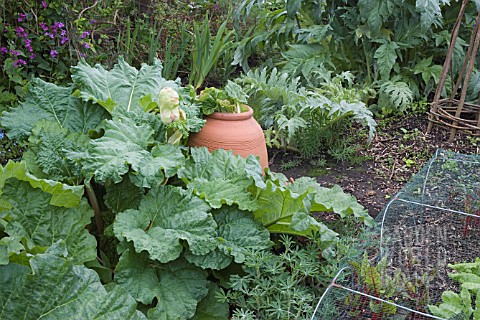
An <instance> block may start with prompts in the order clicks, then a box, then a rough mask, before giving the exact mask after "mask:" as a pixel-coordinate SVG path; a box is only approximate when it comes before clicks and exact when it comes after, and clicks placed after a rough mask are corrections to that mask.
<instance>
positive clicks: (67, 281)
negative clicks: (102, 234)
mask: <svg viewBox="0 0 480 320" xmlns="http://www.w3.org/2000/svg"><path fill="white" fill-rule="evenodd" d="M30 265H31V270H30V268H28V267H26V266H22V265H18V264H14V263H10V264H8V265H6V266H0V318H1V319H125V320H127V319H145V316H144V315H143V314H142V313H141V312H139V311H137V309H136V303H135V300H134V299H133V298H132V297H131V296H130V295H129V294H128V293H127V292H126V291H125V290H124V289H123V288H121V287H120V286H116V287H114V288H113V290H112V291H110V292H107V291H106V290H105V288H104V287H103V286H102V284H101V283H100V279H99V278H98V275H97V274H96V272H95V271H93V270H90V269H88V268H86V267H84V266H83V265H73V263H72V262H71V261H69V260H67V259H65V258H64V257H60V256H58V255H55V254H52V253H50V251H47V253H45V254H40V255H37V256H35V257H33V258H32V259H31V260H30Z"/></svg>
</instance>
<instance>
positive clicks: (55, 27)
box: [53, 22, 65, 29]
mask: <svg viewBox="0 0 480 320" xmlns="http://www.w3.org/2000/svg"><path fill="white" fill-rule="evenodd" d="M63 27H65V25H64V24H63V23H61V22H55V23H54V24H53V29H57V28H60V29H62V28H63Z"/></svg>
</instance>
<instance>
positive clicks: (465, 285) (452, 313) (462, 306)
mask: <svg viewBox="0 0 480 320" xmlns="http://www.w3.org/2000/svg"><path fill="white" fill-rule="evenodd" d="M448 266H449V267H450V268H452V269H453V270H455V273H449V274H448V276H449V277H450V278H451V279H453V280H456V281H457V282H459V283H460V293H456V292H453V291H451V290H448V291H444V292H443V293H442V301H443V302H442V303H440V304H439V305H438V306H434V305H430V306H428V307H429V309H430V311H431V312H432V314H433V315H435V316H438V317H443V318H447V319H450V318H454V317H456V316H461V317H462V318H463V319H472V317H473V319H479V318H480V301H479V286H480V258H476V259H475V262H471V263H457V264H453V265H452V264H449V265H448Z"/></svg>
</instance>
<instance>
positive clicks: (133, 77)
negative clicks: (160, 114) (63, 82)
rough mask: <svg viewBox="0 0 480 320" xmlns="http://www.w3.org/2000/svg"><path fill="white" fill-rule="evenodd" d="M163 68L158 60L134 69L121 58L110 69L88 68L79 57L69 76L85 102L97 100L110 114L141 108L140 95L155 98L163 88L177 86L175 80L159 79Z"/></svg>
mask: <svg viewBox="0 0 480 320" xmlns="http://www.w3.org/2000/svg"><path fill="white" fill-rule="evenodd" d="M162 69H163V67H162V64H161V62H160V61H159V60H155V62H154V64H153V65H152V66H148V65H146V64H142V66H141V68H140V70H137V69H136V68H134V67H131V66H130V65H128V63H126V62H125V60H124V59H123V58H122V57H120V58H119V59H118V63H117V64H115V66H114V67H113V69H112V70H110V71H107V70H105V69H104V68H103V67H102V66H101V65H96V66H95V67H91V66H90V65H88V64H87V63H86V62H85V61H84V60H82V61H80V62H79V64H78V65H77V66H75V67H72V74H73V75H72V79H73V81H74V83H75V84H76V85H77V87H78V88H79V95H80V96H81V97H82V99H83V100H84V101H90V100H91V101H93V102H95V103H98V104H100V105H101V106H103V107H104V108H105V109H106V110H107V111H108V112H110V113H113V112H114V111H115V109H117V108H121V109H122V110H127V111H134V110H137V109H141V106H140V99H141V98H143V97H145V96H147V95H149V94H150V95H151V96H152V97H155V96H156V95H157V94H158V93H159V92H160V90H161V89H162V88H164V87H171V88H173V89H176V88H177V87H178V84H177V83H176V82H174V81H169V80H165V79H164V78H162ZM137 111H138V110H137Z"/></svg>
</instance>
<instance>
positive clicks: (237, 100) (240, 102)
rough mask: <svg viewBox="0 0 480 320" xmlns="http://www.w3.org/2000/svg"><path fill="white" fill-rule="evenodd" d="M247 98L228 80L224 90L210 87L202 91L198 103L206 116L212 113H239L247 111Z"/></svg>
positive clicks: (240, 88) (239, 88) (240, 89)
mask: <svg viewBox="0 0 480 320" xmlns="http://www.w3.org/2000/svg"><path fill="white" fill-rule="evenodd" d="M247 98H248V97H247V94H246V93H245V92H244V91H243V89H242V87H240V86H239V85H238V84H236V83H235V82H232V81H230V80H229V81H228V82H227V85H226V86H225V88H224V89H217V88H215V87H211V88H206V89H204V90H202V92H200V95H199V96H198V102H199V103H200V105H201V108H202V112H203V114H206V115H209V114H212V113H213V112H226V113H241V112H245V111H247V110H248V108H247V106H246V103H247Z"/></svg>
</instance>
